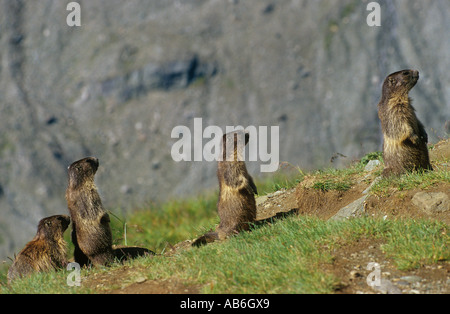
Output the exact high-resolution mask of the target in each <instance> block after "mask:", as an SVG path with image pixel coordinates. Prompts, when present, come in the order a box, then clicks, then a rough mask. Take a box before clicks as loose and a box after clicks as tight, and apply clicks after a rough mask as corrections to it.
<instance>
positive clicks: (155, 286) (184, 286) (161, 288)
mask: <svg viewBox="0 0 450 314" xmlns="http://www.w3.org/2000/svg"><path fill="white" fill-rule="evenodd" d="M200 291H201V286H192V285H189V284H188V283H187V282H185V281H182V280H180V279H176V278H173V279H168V280H149V281H143V282H137V283H134V284H131V285H129V286H126V287H124V288H120V289H116V290H112V291H109V292H108V293H109V294H199V293H200Z"/></svg>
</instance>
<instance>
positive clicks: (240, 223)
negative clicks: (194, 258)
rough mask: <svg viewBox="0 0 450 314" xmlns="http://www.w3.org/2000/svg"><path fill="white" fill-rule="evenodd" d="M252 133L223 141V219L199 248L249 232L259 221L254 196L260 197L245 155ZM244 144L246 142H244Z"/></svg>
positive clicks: (239, 133)
mask: <svg viewBox="0 0 450 314" xmlns="http://www.w3.org/2000/svg"><path fill="white" fill-rule="evenodd" d="M249 136H250V135H249V133H246V132H244V131H236V132H232V133H228V134H225V135H224V136H223V138H222V159H221V160H219V162H218V167H217V178H218V179H219V201H218V202H217V211H218V214H219V218H220V223H219V226H218V227H217V228H216V232H210V233H207V234H205V235H204V236H202V237H200V238H198V239H197V240H196V241H195V242H194V243H193V245H194V246H199V245H202V244H205V243H208V242H212V241H214V240H223V239H225V238H226V237H227V236H229V235H232V234H237V233H239V232H240V231H242V230H249V228H250V224H251V223H253V222H255V220H256V202H255V194H258V192H257V189H256V186H255V183H254V182H253V179H252V177H251V176H250V175H249V173H248V172H247V168H246V166H245V162H244V160H243V153H244V149H245V145H247V143H248V141H249ZM244 141H245V142H244Z"/></svg>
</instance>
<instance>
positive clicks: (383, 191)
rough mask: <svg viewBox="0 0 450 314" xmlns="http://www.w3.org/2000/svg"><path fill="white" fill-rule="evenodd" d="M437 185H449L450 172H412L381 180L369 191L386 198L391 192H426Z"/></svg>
mask: <svg viewBox="0 0 450 314" xmlns="http://www.w3.org/2000/svg"><path fill="white" fill-rule="evenodd" d="M437 183H450V171H446V170H437V169H436V170H434V171H426V172H423V171H413V172H408V173H406V174H404V175H401V176H398V177H395V176H393V177H389V178H382V179H381V180H380V181H378V182H377V183H376V184H374V186H373V187H372V189H371V193H372V194H376V195H378V196H388V195H389V194H390V193H391V192H395V191H406V190H411V189H417V188H418V189H422V190H426V189H428V188H429V187H431V186H433V185H435V184H437Z"/></svg>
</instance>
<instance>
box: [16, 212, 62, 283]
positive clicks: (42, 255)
mask: <svg viewBox="0 0 450 314" xmlns="http://www.w3.org/2000/svg"><path fill="white" fill-rule="evenodd" d="M69 224H70V218H69V216H63V215H58V216H51V217H48V218H44V219H42V220H41V221H40V222H39V225H38V229H37V233H36V236H35V237H34V238H33V240H31V241H30V242H28V243H27V245H26V246H25V247H24V248H23V249H22V251H20V253H19V254H18V255H17V256H16V258H15V260H14V263H13V264H12V265H11V267H10V268H9V270H8V282H9V283H10V282H11V281H13V280H14V279H16V278H18V277H23V276H27V275H29V274H31V273H33V272H45V271H50V270H52V269H60V268H63V267H65V266H66V264H67V258H66V251H67V249H66V244H67V243H66V242H65V241H64V238H63V235H64V231H66V229H67V227H68V226H69Z"/></svg>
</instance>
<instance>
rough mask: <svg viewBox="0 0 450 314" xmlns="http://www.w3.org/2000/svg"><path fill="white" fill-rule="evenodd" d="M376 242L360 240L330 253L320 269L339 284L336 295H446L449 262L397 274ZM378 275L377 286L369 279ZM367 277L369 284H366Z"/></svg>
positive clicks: (449, 268)
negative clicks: (378, 282) (335, 278)
mask: <svg viewBox="0 0 450 314" xmlns="http://www.w3.org/2000/svg"><path fill="white" fill-rule="evenodd" d="M382 245H383V241H382V240H380V239H367V238H364V239H360V240H359V241H356V242H352V243H350V244H347V245H343V246H342V247H340V248H338V249H336V250H334V251H333V252H332V255H333V262H332V263H331V264H324V265H321V268H322V269H324V270H325V271H327V272H331V273H332V274H334V275H335V276H336V277H337V278H338V279H339V280H340V283H339V285H338V286H337V290H336V293H339V294H373V293H388V294H400V293H401V294H419V293H420V294H422V293H430V294H448V293H450V280H449V275H450V263H445V262H444V263H440V264H437V265H429V266H424V267H421V268H419V269H416V270H413V271H407V272H406V271H400V270H398V269H397V268H396V266H395V265H394V262H393V261H392V260H391V259H389V258H386V256H385V254H384V253H383V250H382ZM377 273H378V275H379V280H380V285H379V286H376V285H374V282H373V280H375V279H376V277H374V276H377ZM368 278H369V283H370V284H371V285H373V286H371V285H369V284H368Z"/></svg>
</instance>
